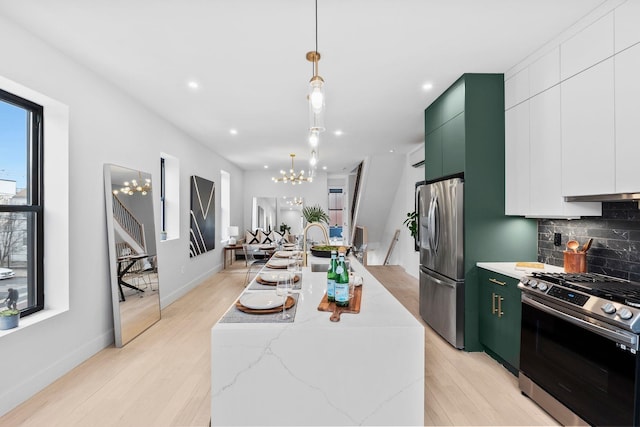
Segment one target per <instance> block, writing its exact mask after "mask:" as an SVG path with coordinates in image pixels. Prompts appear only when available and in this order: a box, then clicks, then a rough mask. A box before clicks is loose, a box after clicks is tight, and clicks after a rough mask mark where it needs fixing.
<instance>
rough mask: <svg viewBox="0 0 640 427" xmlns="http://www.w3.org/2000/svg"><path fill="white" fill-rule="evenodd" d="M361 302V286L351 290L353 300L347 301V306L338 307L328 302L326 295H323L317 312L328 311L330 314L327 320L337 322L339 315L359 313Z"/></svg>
mask: <svg viewBox="0 0 640 427" xmlns="http://www.w3.org/2000/svg"><path fill="white" fill-rule="evenodd" d="M361 302H362V286H356V287H355V289H354V290H353V298H351V299H350V300H349V306H347V307H338V306H337V305H336V303H335V302H329V300H328V299H327V294H326V293H325V294H324V296H323V297H322V301H320V305H319V306H318V311H330V312H332V314H331V317H329V320H331V321H332V322H339V321H340V315H341V314H342V313H355V314H357V313H360V303H361Z"/></svg>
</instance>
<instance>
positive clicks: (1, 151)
mask: <svg viewBox="0 0 640 427" xmlns="http://www.w3.org/2000/svg"><path fill="white" fill-rule="evenodd" d="M34 114H36V115H37V114H41V112H40V113H39V112H38V111H35V112H34V111H33V109H32V108H30V106H29V105H20V103H19V98H18V99H17V100H16V99H14V98H11V97H8V98H7V97H6V94H5V93H3V92H0V310H3V309H5V308H17V309H19V310H21V311H22V314H23V315H25V314H28V313H29V312H33V311H35V310H36V306H38V305H42V304H43V301H38V300H39V299H41V297H39V296H38V294H39V293H38V291H37V290H38V284H37V280H36V279H37V277H36V276H37V275H36V274H35V272H36V271H37V269H36V258H35V257H34V255H33V254H35V253H36V252H35V251H36V248H37V239H38V236H37V235H36V234H37V233H36V232H35V230H38V228H39V227H37V223H38V216H39V215H42V213H41V212H42V211H41V207H40V208H38V206H35V207H34V204H35V205H38V204H39V200H38V199H39V197H37V195H35V196H36V197H34V194H32V193H33V188H34V187H33V186H32V185H30V184H32V180H33V179H34V177H33V176H32V175H33V170H32V166H34V164H33V160H34V158H35V159H37V157H38V155H37V152H39V145H38V143H36V144H35V145H34V144H33V143H34V140H37V139H39V131H38V129H39V125H37V123H39V120H40V118H37V120H38V122H37V121H35V117H34ZM35 166H36V167H39V162H38V161H36V163H35ZM36 175H37V173H36ZM37 188H38V190H37V191H39V187H37ZM34 202H35V203H34ZM38 209H40V210H38Z"/></svg>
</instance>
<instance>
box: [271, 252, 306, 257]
mask: <svg viewBox="0 0 640 427" xmlns="http://www.w3.org/2000/svg"><path fill="white" fill-rule="evenodd" d="M274 255H275V256H276V257H277V258H289V257H290V256H293V255H300V251H278V252H276V253H275V254H274Z"/></svg>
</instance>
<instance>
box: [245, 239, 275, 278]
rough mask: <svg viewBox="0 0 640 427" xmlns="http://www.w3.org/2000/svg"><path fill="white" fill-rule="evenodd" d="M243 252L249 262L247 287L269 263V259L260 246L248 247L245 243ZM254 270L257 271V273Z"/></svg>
mask: <svg viewBox="0 0 640 427" xmlns="http://www.w3.org/2000/svg"><path fill="white" fill-rule="evenodd" d="M242 250H243V251H244V259H245V260H246V262H247V275H246V276H245V280H244V284H245V286H246V285H248V284H249V282H250V281H251V280H252V279H253V277H254V276H255V274H257V272H258V271H260V269H262V267H264V265H265V264H266V263H267V261H269V257H268V256H267V255H266V254H265V252H264V251H262V250H260V245H248V244H246V243H245V244H243V245H242ZM254 270H256V271H255V273H254ZM252 273H253V274H252Z"/></svg>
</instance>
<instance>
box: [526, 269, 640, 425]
mask: <svg viewBox="0 0 640 427" xmlns="http://www.w3.org/2000/svg"><path fill="white" fill-rule="evenodd" d="M518 287H519V288H520V289H521V290H522V329H521V348H520V379H519V383H520V389H521V390H522V392H523V393H524V394H526V395H528V396H529V397H530V398H531V399H533V400H535V401H536V402H537V403H538V404H539V405H540V406H542V407H543V408H544V409H545V410H546V411H547V412H549V413H550V414H551V415H552V416H553V417H554V418H556V419H557V420H558V421H560V422H561V423H562V424H564V425H589V424H590V425H639V423H640V417H639V411H640V404H639V403H638V400H639V399H640V392H639V390H640V388H639V384H640V381H639V375H640V371H639V366H640V363H639V362H640V353H638V350H639V334H640V283H635V282H629V281H627V280H622V279H617V278H615V277H609V276H604V275H600V274H593V273H580V274H573V273H546V272H541V273H533V274H531V275H529V276H525V277H523V278H522V279H521V280H520V283H519V284H518Z"/></svg>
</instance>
